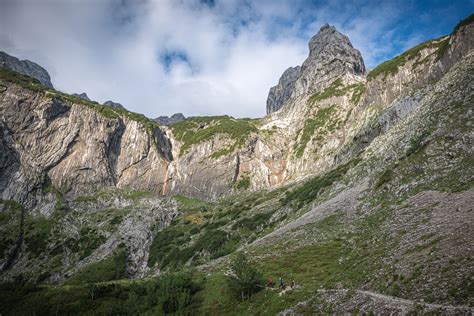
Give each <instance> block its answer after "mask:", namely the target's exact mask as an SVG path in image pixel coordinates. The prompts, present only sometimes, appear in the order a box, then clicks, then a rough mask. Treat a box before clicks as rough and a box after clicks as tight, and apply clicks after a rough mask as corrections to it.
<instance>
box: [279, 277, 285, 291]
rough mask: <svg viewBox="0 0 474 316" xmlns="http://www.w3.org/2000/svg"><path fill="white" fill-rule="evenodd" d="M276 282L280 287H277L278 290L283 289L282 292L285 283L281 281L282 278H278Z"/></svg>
mask: <svg viewBox="0 0 474 316" xmlns="http://www.w3.org/2000/svg"><path fill="white" fill-rule="evenodd" d="M278 282H279V283H280V285H279V287H280V289H283V290H284V289H285V281H283V278H282V277H280V278H279V279H278Z"/></svg>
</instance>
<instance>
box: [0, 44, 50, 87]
mask: <svg viewBox="0 0 474 316" xmlns="http://www.w3.org/2000/svg"><path fill="white" fill-rule="evenodd" d="M0 67H3V68H7V69H10V70H13V71H16V72H18V73H20V74H22V75H25V76H29V77H33V78H35V79H37V80H38V81H39V82H41V83H42V84H44V85H46V86H48V87H50V88H52V87H53V84H52V83H51V78H50V76H49V74H48V72H47V71H46V70H45V69H44V68H43V67H41V66H40V65H38V64H36V63H34V62H32V61H29V60H20V59H18V58H16V57H13V56H10V55H8V54H7V53H5V52H0Z"/></svg>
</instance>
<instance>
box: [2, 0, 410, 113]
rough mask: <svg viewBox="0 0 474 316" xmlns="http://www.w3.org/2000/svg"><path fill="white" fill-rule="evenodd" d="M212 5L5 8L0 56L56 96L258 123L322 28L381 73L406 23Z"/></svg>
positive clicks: (7, 0)
mask: <svg viewBox="0 0 474 316" xmlns="http://www.w3.org/2000/svg"><path fill="white" fill-rule="evenodd" d="M214 2H215V4H214V5H206V4H202V3H201V2H200V1H198V0H140V1H138V0H103V1H95V0H82V1H81V0H1V2H0V6H1V7H0V50H5V51H6V52H7V53H10V54H12V55H15V56H17V57H19V58H25V59H30V60H33V61H35V62H38V63H39V64H41V65H42V66H44V67H45V68H46V69H47V70H48V71H49V72H50V74H51V76H52V81H53V84H54V85H55V87H56V88H57V89H60V90H63V91H65V92H69V93H74V92H77V93H79V92H83V91H85V92H87V94H88V95H89V96H90V97H91V98H92V99H94V100H97V101H99V102H104V101H106V100H109V99H112V100H114V101H116V102H120V103H122V104H124V105H125V106H127V107H128V108H129V109H130V110H132V111H136V112H141V113H144V114H145V115H147V116H150V117H156V116H159V115H170V114H173V113H175V112H183V113H184V114H185V115H220V114H229V115H233V116H237V117H244V116H251V117H256V116H262V115H264V113H265V102H266V97H267V94H268V90H269V88H270V87H271V86H272V85H274V84H276V83H277V81H278V79H279V77H280V75H281V73H282V72H283V71H284V70H285V69H286V68H287V67H289V66H295V65H298V64H301V63H302V62H303V61H304V59H305V58H306V56H307V54H308V51H307V50H308V48H307V42H308V40H309V38H310V37H311V36H312V35H314V33H316V32H317V31H318V30H319V27H320V26H321V25H322V24H323V23H324V22H329V23H331V24H335V25H336V26H337V27H338V28H339V29H341V31H343V32H344V33H346V34H347V35H349V37H350V38H351V40H352V42H353V44H354V46H355V47H356V48H359V49H360V50H361V52H362V54H363V56H364V58H365V59H366V62H368V64H369V65H374V64H375V63H376V62H378V61H380V60H379V59H380V56H381V55H387V54H390V52H392V51H393V45H394V44H393V43H395V44H396V42H395V41H394V37H395V34H394V31H393V29H392V28H391V25H393V22H394V21H395V20H396V18H397V17H398V16H399V15H400V14H401V13H400V9H399V8H400V7H399V6H398V7H397V6H396V5H395V4H393V3H390V2H389V3H385V4H380V5H375V4H377V3H375V2H373V1H369V3H365V4H364V5H362V4H361V2H363V1H355V2H345V1H338V0H330V1H326V2H324V3H323V4H322V5H313V4H311V5H310V8H308V3H309V2H308V1H305V0H295V1H283V0H282V1H276V0H273V1H272V0H260V1H249V0H226V1H224V0H215V1H214ZM356 12H359V13H358V14H357V15H356V14H355V13H356ZM167 54H168V55H167ZM173 54H174V55H173ZM166 56H168V62H169V64H168V65H164V60H167V57H166ZM170 56H174V57H175V58H173V57H170Z"/></svg>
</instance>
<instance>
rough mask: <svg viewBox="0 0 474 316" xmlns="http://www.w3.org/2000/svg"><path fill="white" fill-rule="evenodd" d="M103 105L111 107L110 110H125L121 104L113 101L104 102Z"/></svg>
mask: <svg viewBox="0 0 474 316" xmlns="http://www.w3.org/2000/svg"><path fill="white" fill-rule="evenodd" d="M104 105H107V106H110V107H112V108H114V109H121V110H125V107H124V106H123V105H122V104H120V103H117V102H114V101H110V100H109V101H106V102H104Z"/></svg>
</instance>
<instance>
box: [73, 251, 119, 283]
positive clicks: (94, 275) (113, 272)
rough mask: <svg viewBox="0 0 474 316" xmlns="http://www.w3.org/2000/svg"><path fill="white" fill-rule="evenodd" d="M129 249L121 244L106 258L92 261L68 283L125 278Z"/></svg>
mask: <svg viewBox="0 0 474 316" xmlns="http://www.w3.org/2000/svg"><path fill="white" fill-rule="evenodd" d="M126 260H127V250H126V249H125V246H123V245H119V246H118V247H117V249H116V250H115V251H114V254H113V255H111V256H109V257H107V258H106V259H104V260H102V261H99V262H94V263H91V264H89V265H87V266H85V267H84V268H82V269H81V270H80V271H79V272H77V273H76V274H74V275H73V276H72V277H71V278H70V279H69V280H68V281H67V282H66V283H67V284H88V283H96V282H105V281H112V280H118V279H123V278H125V277H126V271H125V266H126Z"/></svg>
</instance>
